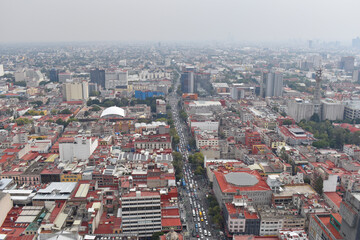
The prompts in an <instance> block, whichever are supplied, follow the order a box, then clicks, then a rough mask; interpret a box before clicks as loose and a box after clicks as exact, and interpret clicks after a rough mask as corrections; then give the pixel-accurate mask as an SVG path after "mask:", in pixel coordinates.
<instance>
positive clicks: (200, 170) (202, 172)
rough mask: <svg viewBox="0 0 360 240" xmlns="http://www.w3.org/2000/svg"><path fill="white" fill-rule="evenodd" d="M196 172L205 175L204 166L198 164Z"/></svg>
mask: <svg viewBox="0 0 360 240" xmlns="http://www.w3.org/2000/svg"><path fill="white" fill-rule="evenodd" d="M194 174H195V175H204V168H203V167H202V166H197V167H196V170H195V172H194Z"/></svg>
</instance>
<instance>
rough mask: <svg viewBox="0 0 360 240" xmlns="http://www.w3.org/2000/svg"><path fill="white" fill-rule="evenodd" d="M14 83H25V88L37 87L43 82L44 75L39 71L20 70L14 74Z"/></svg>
mask: <svg viewBox="0 0 360 240" xmlns="http://www.w3.org/2000/svg"><path fill="white" fill-rule="evenodd" d="M14 75H15V82H26V86H27V87H38V86H39V83H40V82H41V81H44V75H43V74H42V73H41V72H40V70H34V69H25V68H24V69H20V70H17V71H16V72H15V74H14Z"/></svg>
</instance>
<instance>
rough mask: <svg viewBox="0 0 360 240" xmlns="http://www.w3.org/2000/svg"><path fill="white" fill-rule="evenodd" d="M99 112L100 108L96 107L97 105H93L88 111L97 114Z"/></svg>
mask: <svg viewBox="0 0 360 240" xmlns="http://www.w3.org/2000/svg"><path fill="white" fill-rule="evenodd" d="M100 110H101V107H99V106H97V105H93V106H92V107H91V108H90V111H92V112H98V111H100Z"/></svg>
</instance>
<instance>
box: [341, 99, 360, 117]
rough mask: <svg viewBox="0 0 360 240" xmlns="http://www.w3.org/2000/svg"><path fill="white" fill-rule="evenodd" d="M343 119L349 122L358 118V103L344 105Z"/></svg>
mask: <svg viewBox="0 0 360 240" xmlns="http://www.w3.org/2000/svg"><path fill="white" fill-rule="evenodd" d="M344 118H346V119H350V120H354V119H357V118H360V101H351V102H347V103H346V104H345V109H344Z"/></svg>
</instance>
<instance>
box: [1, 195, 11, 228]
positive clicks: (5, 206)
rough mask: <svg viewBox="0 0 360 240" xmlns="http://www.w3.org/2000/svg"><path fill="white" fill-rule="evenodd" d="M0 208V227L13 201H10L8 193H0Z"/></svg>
mask: <svg viewBox="0 0 360 240" xmlns="http://www.w3.org/2000/svg"><path fill="white" fill-rule="evenodd" d="M0 206H1V211H0V226H2V224H3V223H4V221H5V218H6V215H7V214H8V212H9V211H10V210H11V208H12V207H13V201H12V200H11V198H10V194H9V193H4V192H0Z"/></svg>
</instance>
